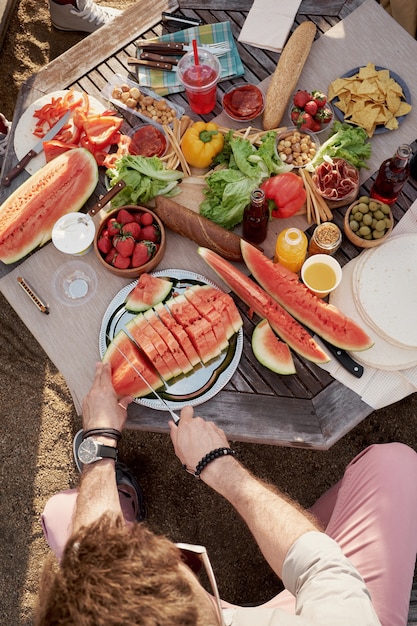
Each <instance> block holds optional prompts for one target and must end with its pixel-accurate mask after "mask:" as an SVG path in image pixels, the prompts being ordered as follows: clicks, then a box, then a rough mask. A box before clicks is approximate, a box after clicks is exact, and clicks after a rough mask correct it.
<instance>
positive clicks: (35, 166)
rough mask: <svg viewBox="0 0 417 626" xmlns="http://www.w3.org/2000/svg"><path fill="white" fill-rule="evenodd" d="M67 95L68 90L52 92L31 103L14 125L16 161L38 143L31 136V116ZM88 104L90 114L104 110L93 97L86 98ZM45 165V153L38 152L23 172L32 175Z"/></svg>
mask: <svg viewBox="0 0 417 626" xmlns="http://www.w3.org/2000/svg"><path fill="white" fill-rule="evenodd" d="M67 93H69V90H68V89H64V90H61V91H53V92H52V93H48V94H46V95H45V96H42V98H39V99H38V100H36V101H35V102H33V103H32V104H31V105H30V107H29V108H28V109H26V111H25V112H24V113H23V115H22V117H21V118H20V120H19V121H18V123H17V125H16V131H15V135H14V150H15V152H16V156H17V158H18V160H19V161H20V159H23V157H24V156H25V155H26V154H27V153H28V152H29V150H31V149H32V148H33V147H34V146H36V144H37V143H38V141H39V137H36V136H35V135H34V134H33V131H34V130H35V126H36V122H37V119H36V118H35V117H33V114H34V112H35V111H37V110H38V109H41V108H42V107H43V106H44V105H45V104H48V102H51V100H52V98H63V97H64V96H66V95H67ZM80 95H81V92H79V91H74V96H76V97H77V96H80ZM88 99H89V103H90V112H91V113H103V111H105V110H106V107H105V106H104V105H103V104H101V102H99V101H98V100H96V99H95V98H93V96H88ZM45 164H46V160H45V153H44V152H43V150H42V152H40V153H39V154H38V155H37V156H36V157H34V158H33V159H31V160H30V161H29V163H28V164H27V166H26V167H25V170H26V171H27V172H28V173H29V174H34V173H35V172H37V171H38V170H39V169H40V168H41V167H43V166H44V165H45Z"/></svg>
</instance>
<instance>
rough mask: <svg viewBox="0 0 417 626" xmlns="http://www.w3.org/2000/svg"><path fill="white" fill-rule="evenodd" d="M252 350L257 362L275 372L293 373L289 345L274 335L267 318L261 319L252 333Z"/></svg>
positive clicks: (293, 368) (294, 371)
mask: <svg viewBox="0 0 417 626" xmlns="http://www.w3.org/2000/svg"><path fill="white" fill-rule="evenodd" d="M252 351H253V354H254V355H255V357H256V358H257V359H258V361H259V363H262V365H264V366H265V367H267V368H268V369H270V370H272V371H273V372H276V373H277V374H285V375H288V374H295V373H296V370H295V367H294V361H293V359H292V356H291V352H290V349H289V347H288V346H287V344H286V343H284V342H283V341H280V340H279V339H278V337H277V336H276V335H275V333H274V331H273V330H272V328H271V326H270V325H269V323H268V320H261V321H260V322H259V324H258V325H257V326H256V327H255V330H254V331H253V333H252Z"/></svg>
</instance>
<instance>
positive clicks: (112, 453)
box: [97, 443, 118, 461]
mask: <svg viewBox="0 0 417 626" xmlns="http://www.w3.org/2000/svg"><path fill="white" fill-rule="evenodd" d="M117 455H118V449H117V448H113V446H106V445H105V444H104V443H99V444H98V448H97V456H100V457H102V458H103V459H114V460H115V461H117Z"/></svg>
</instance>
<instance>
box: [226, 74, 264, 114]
mask: <svg viewBox="0 0 417 626" xmlns="http://www.w3.org/2000/svg"><path fill="white" fill-rule="evenodd" d="M223 108H224V110H225V112H226V113H227V115H228V116H229V117H231V118H232V120H236V121H238V122H246V121H248V120H253V119H254V118H255V117H258V115H260V114H261V113H262V111H263V110H264V95H263V93H262V91H261V90H260V89H259V87H257V86H256V85H251V84H246V83H245V84H241V85H235V86H234V87H231V89H229V90H228V91H226V93H225V94H224V96H223Z"/></svg>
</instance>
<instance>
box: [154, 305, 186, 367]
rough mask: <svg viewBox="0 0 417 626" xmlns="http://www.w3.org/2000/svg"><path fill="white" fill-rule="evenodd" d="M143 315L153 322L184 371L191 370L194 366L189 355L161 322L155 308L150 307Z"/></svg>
mask: <svg viewBox="0 0 417 626" xmlns="http://www.w3.org/2000/svg"><path fill="white" fill-rule="evenodd" d="M143 315H144V317H145V318H146V319H147V320H148V322H149V323H150V324H152V326H153V328H154V329H155V331H156V332H157V333H158V334H159V336H160V337H161V339H162V340H163V341H164V342H165V344H166V346H167V347H168V349H169V350H170V351H171V354H172V356H173V358H174V359H175V361H176V363H177V365H178V367H179V368H180V370H181V371H182V373H183V374H188V373H189V372H191V370H192V369H193V366H192V365H191V363H190V361H189V360H188V358H187V355H186V354H185V352H184V351H183V349H182V348H181V346H180V344H179V343H178V341H177V340H176V339H175V337H174V335H173V334H172V332H171V331H170V330H168V328H167V327H166V326H165V325H164V324H163V323H162V322H161V320H160V319H159V317H158V316H157V314H156V313H155V311H154V310H153V309H148V311H145V312H144V314H143Z"/></svg>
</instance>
